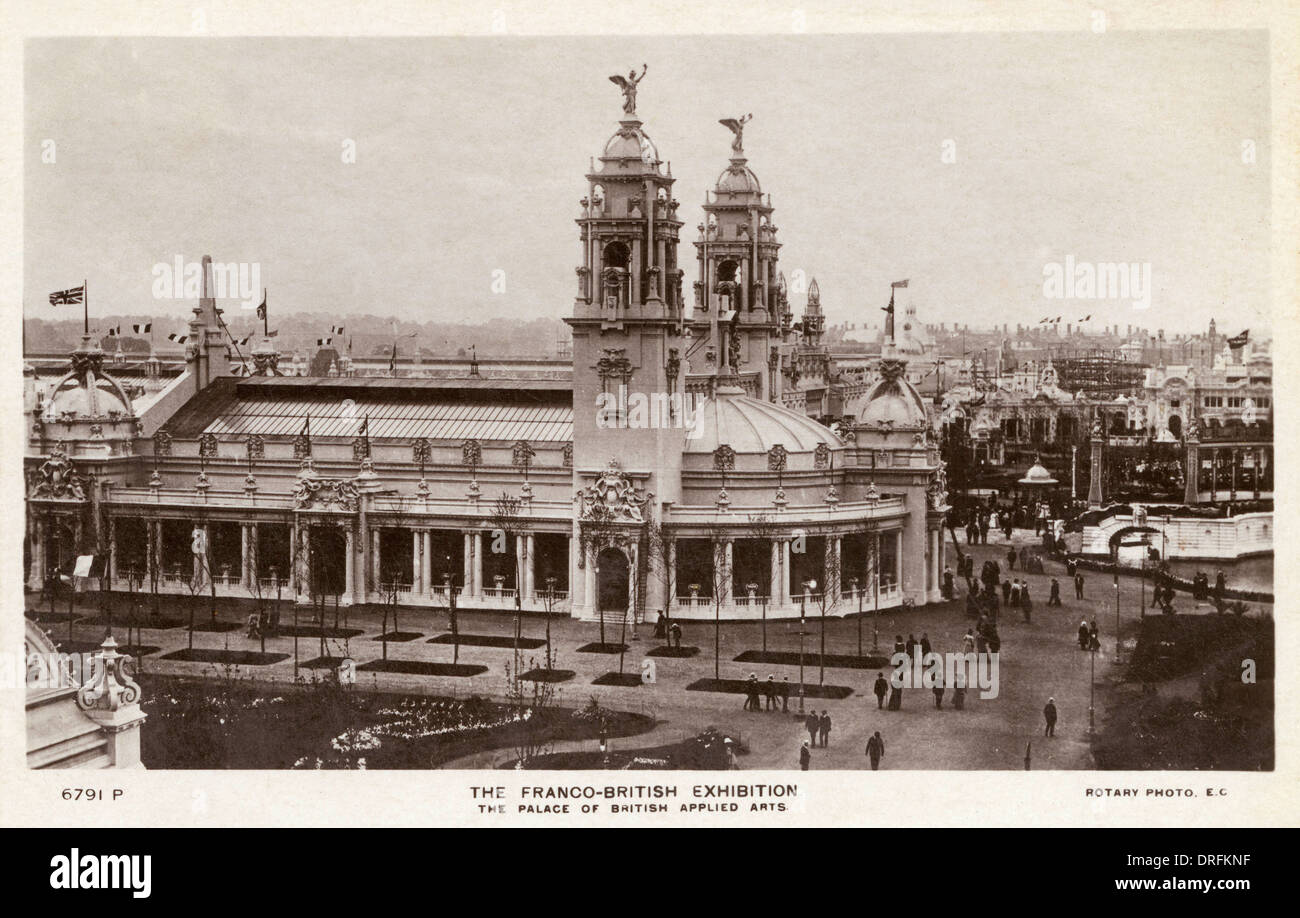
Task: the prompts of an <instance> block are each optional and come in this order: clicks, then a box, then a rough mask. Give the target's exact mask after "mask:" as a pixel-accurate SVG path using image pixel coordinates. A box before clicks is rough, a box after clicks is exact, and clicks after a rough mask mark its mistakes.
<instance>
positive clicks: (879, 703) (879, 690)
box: [872, 673, 889, 710]
mask: <svg viewBox="0 0 1300 918" xmlns="http://www.w3.org/2000/svg"><path fill="white" fill-rule="evenodd" d="M872 691H874V692H875V693H876V710H880V709H881V708H883V707H884V706H885V696H886V695H888V694H889V683H888V682H886V681H885V674H884V673H876V683H875V685H873V686H872Z"/></svg>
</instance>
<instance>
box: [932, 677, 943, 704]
mask: <svg viewBox="0 0 1300 918" xmlns="http://www.w3.org/2000/svg"><path fill="white" fill-rule="evenodd" d="M930 691H932V692H934V709H935V710H936V711H938V710H942V709H943V682H942V681H941V680H935V683H934V688H932V689H931V690H930Z"/></svg>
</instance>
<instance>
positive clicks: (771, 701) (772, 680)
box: [763, 673, 776, 711]
mask: <svg viewBox="0 0 1300 918" xmlns="http://www.w3.org/2000/svg"><path fill="white" fill-rule="evenodd" d="M763 694H764V696H765V697H766V699H767V710H769V711H771V710H772V709H773V708H775V707H776V676H774V675H772V674H771V673H768V674H767V684H766V685H764V686H763Z"/></svg>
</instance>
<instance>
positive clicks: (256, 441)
mask: <svg viewBox="0 0 1300 918" xmlns="http://www.w3.org/2000/svg"><path fill="white" fill-rule="evenodd" d="M244 447H245V448H246V449H247V450H248V458H249V459H265V458H266V441H265V440H264V439H262V436H261V434H249V435H248V438H247V439H245V440H244Z"/></svg>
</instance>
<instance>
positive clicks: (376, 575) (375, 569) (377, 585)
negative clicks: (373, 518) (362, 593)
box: [369, 526, 384, 591]
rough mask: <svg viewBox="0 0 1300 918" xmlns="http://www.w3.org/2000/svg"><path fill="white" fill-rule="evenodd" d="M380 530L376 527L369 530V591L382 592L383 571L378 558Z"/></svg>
mask: <svg viewBox="0 0 1300 918" xmlns="http://www.w3.org/2000/svg"><path fill="white" fill-rule="evenodd" d="M380 532H381V530H380V529H379V527H378V526H376V527H374V528H373V529H371V530H370V587H369V588H370V589H372V590H380V591H382V590H383V586H382V583H383V579H384V569H383V567H382V566H381V564H380V557H379V533H380Z"/></svg>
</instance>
